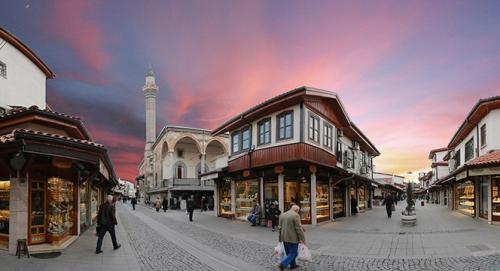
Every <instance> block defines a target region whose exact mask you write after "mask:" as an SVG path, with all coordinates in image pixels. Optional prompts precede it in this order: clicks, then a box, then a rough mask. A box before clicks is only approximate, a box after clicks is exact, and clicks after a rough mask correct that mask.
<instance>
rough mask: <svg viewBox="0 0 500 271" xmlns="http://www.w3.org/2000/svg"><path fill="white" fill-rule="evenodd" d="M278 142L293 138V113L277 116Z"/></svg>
mask: <svg viewBox="0 0 500 271" xmlns="http://www.w3.org/2000/svg"><path fill="white" fill-rule="evenodd" d="M277 119H278V121H277V126H278V140H284V139H290V138H293V111H287V112H283V113H281V114H279V115H278V116H277Z"/></svg>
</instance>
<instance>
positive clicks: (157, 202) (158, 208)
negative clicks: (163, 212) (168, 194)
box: [155, 197, 161, 213]
mask: <svg viewBox="0 0 500 271" xmlns="http://www.w3.org/2000/svg"><path fill="white" fill-rule="evenodd" d="M160 208H161V201H160V197H157V198H156V201H155V209H156V212H157V213H158V212H160Z"/></svg>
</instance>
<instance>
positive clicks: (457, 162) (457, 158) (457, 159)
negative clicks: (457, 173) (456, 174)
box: [453, 149, 461, 169]
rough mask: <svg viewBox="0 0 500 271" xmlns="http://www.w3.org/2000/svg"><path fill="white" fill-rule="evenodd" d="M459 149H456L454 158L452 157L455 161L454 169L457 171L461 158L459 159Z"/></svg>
mask: <svg viewBox="0 0 500 271" xmlns="http://www.w3.org/2000/svg"><path fill="white" fill-rule="evenodd" d="M460 154H461V153H460V149H458V150H457V151H456V152H455V156H454V157H453V159H454V160H455V169H457V168H458V167H460V164H461V163H460V162H461V161H460V160H461V157H460Z"/></svg>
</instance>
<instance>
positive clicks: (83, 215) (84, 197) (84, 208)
mask: <svg viewBox="0 0 500 271" xmlns="http://www.w3.org/2000/svg"><path fill="white" fill-rule="evenodd" d="M88 200H89V189H88V182H85V183H81V184H80V229H81V230H85V229H87V228H88V227H89V226H90V219H89V204H88Z"/></svg>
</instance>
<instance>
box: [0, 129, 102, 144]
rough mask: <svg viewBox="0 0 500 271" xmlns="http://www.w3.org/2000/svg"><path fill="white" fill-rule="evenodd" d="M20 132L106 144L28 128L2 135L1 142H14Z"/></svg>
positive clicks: (77, 141)
mask: <svg viewBox="0 0 500 271" xmlns="http://www.w3.org/2000/svg"><path fill="white" fill-rule="evenodd" d="M18 134H30V135H39V136H44V137H49V138H58V139H63V140H66V141H71V142H76V143H81V144H87V145H91V146H94V147H100V148H103V147H104V145H102V144H98V143H95V142H92V141H89V140H83V139H77V138H73V137H69V136H63V135H56V134H51V133H45V132H40V131H33V130H26V129H15V130H13V131H12V132H11V133H9V134H5V135H2V136H0V143H7V142H12V141H14V140H15V137H16V136H17V135H18Z"/></svg>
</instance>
